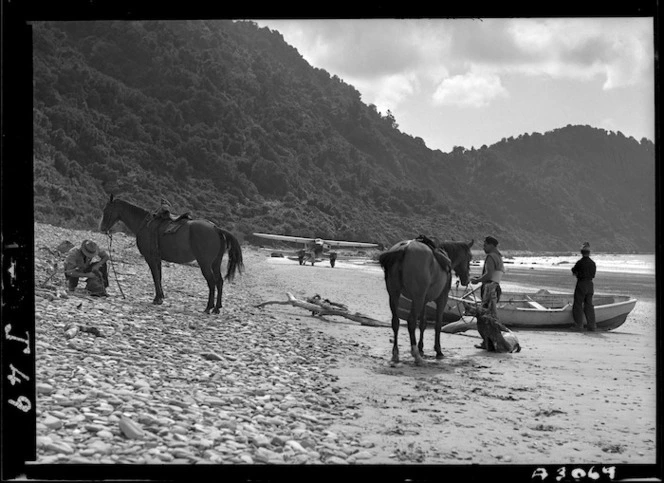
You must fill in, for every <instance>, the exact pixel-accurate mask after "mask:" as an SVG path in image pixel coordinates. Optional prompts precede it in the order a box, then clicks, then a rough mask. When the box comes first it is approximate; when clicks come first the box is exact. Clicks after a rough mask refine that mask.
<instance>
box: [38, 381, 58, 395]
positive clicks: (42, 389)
mask: <svg viewBox="0 0 664 483" xmlns="http://www.w3.org/2000/svg"><path fill="white" fill-rule="evenodd" d="M35 387H36V389H37V394H51V393H52V392H53V391H55V388H54V387H53V386H51V385H50V384H46V383H44V382H40V383H37V385H36V386H35Z"/></svg>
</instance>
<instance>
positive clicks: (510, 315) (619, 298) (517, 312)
mask: <svg viewBox="0 0 664 483" xmlns="http://www.w3.org/2000/svg"><path fill="white" fill-rule="evenodd" d="M573 303H574V295H573V294H569V293H562V294H558V293H550V292H548V291H546V290H540V291H539V292H536V293H525V292H519V293H509V292H503V293H502V295H501V297H500V302H499V303H498V320H500V321H501V322H502V323H503V324H505V325H506V326H507V327H509V328H511V329H569V328H572V327H573V326H574V318H573V317H572V304H573ZM593 303H594V305H595V322H596V326H597V329H599V330H612V329H615V328H616V327H620V326H621V325H622V324H623V323H624V322H625V320H626V319H627V316H628V315H629V313H630V312H631V311H632V310H633V309H634V306H635V305H636V299H635V298H632V297H630V296H627V295H600V294H595V296H594V297H593ZM472 304H473V301H472V300H468V298H465V299H462V298H458V297H454V296H452V295H450V297H449V301H448V304H447V307H446V310H445V313H444V314H443V324H447V323H450V322H456V321H457V320H459V319H460V318H461V316H460V315H459V314H460V313H463V311H462V309H461V307H460V305H461V306H463V305H471V306H472ZM409 311H410V300H408V299H407V298H405V297H403V302H402V300H399V318H401V319H404V320H406V319H407V318H408V312H409ZM426 316H427V319H428V320H429V321H433V320H435V317H436V305H435V304H434V303H433V302H430V303H428V304H427V306H426ZM585 323H586V322H585V317H584V325H585Z"/></svg>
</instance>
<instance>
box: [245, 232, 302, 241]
mask: <svg viewBox="0 0 664 483" xmlns="http://www.w3.org/2000/svg"><path fill="white" fill-rule="evenodd" d="M254 236H258V237H261V238H267V239H269V240H281V241H287V242H293V243H310V242H312V241H314V240H315V238H306V237H303V236H289V235H273V234H271V233H254Z"/></svg>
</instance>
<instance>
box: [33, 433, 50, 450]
mask: <svg viewBox="0 0 664 483" xmlns="http://www.w3.org/2000/svg"><path fill="white" fill-rule="evenodd" d="M51 443H53V439H52V438H51V437H49V436H42V435H39V436H37V447H38V448H40V447H42V446H47V445H49V444H51Z"/></svg>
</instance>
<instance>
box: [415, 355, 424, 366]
mask: <svg viewBox="0 0 664 483" xmlns="http://www.w3.org/2000/svg"><path fill="white" fill-rule="evenodd" d="M422 364H424V359H422V358H421V357H416V358H415V365H416V366H421V365H422Z"/></svg>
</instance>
